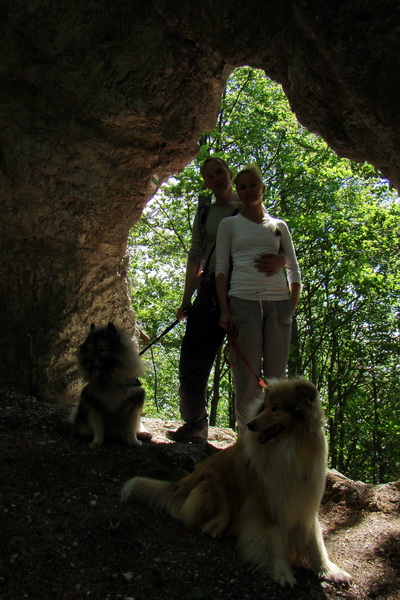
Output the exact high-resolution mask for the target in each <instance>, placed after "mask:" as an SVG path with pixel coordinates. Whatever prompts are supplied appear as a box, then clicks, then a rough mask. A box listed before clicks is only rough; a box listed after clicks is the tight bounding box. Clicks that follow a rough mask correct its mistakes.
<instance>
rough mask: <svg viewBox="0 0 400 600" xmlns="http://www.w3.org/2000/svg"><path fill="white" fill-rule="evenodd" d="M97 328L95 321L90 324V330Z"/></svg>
mask: <svg viewBox="0 0 400 600" xmlns="http://www.w3.org/2000/svg"><path fill="white" fill-rule="evenodd" d="M95 329H96V325H95V324H94V323H92V324H91V325H90V331H94V330H95Z"/></svg>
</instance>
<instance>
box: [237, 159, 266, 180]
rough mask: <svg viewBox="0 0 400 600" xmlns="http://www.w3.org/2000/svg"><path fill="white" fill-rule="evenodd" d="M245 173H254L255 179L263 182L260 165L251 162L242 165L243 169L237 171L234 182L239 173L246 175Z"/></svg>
mask: <svg viewBox="0 0 400 600" xmlns="http://www.w3.org/2000/svg"><path fill="white" fill-rule="evenodd" d="M247 173H251V175H254V176H255V177H257V179H258V180H259V182H260V183H263V176H262V173H261V170H260V167H259V166H258V165H255V164H251V165H246V166H245V167H244V169H242V170H241V171H239V173H238V174H237V175H236V177H235V184H236V183H237V180H238V179H239V177H240V176H241V175H246V174H247Z"/></svg>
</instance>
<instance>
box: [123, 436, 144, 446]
mask: <svg viewBox="0 0 400 600" xmlns="http://www.w3.org/2000/svg"><path fill="white" fill-rule="evenodd" d="M126 443H127V444H128V446H141V445H142V442H141V441H140V440H138V439H137V437H131V438H128V439H127V440H126Z"/></svg>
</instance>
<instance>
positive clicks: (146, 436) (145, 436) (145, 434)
mask: <svg viewBox="0 0 400 600" xmlns="http://www.w3.org/2000/svg"><path fill="white" fill-rule="evenodd" d="M137 437H138V439H139V440H143V441H144V442H150V440H151V439H152V437H153V434H152V433H150V432H149V431H138V432H137Z"/></svg>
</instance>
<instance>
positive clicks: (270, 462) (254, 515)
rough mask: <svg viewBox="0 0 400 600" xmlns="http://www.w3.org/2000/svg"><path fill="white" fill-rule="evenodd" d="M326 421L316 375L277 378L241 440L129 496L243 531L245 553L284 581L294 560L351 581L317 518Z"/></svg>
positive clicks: (213, 526) (136, 487)
mask: <svg viewBox="0 0 400 600" xmlns="http://www.w3.org/2000/svg"><path fill="white" fill-rule="evenodd" d="M322 427H323V412H322V407H321V402H320V399H319V395H318V392H317V390H316V388H315V386H314V385H313V384H312V383H311V382H310V381H308V380H306V379H296V380H291V381H278V380H274V381H270V382H269V385H268V387H267V390H266V392H265V397H264V400H263V401H262V403H261V405H260V403H258V405H255V406H253V416H252V418H251V420H250V421H249V423H248V431H247V432H246V433H244V434H243V435H241V436H240V437H239V438H238V440H237V442H236V443H235V444H234V445H233V446H230V447H228V448H226V449H224V450H221V451H219V452H217V453H216V454H214V455H213V456H211V457H210V458H208V459H207V460H205V461H204V462H202V463H200V464H199V465H197V466H196V468H195V470H194V471H193V473H192V474H190V475H188V476H187V477H185V478H183V479H182V480H181V481H179V482H178V483H171V482H167V481H159V480H154V479H148V478H144V477H134V478H133V479H130V480H129V481H127V482H126V484H125V485H124V487H123V489H122V492H121V498H122V500H127V499H129V498H130V497H135V498H138V499H141V500H143V501H145V502H147V503H148V504H150V505H151V506H153V507H154V508H159V509H164V510H166V511H167V512H168V513H169V514H171V515H172V516H173V517H175V518H176V519H180V520H181V521H183V522H184V523H185V525H187V526H188V527H198V528H200V529H201V531H203V532H204V533H207V534H209V535H211V536H213V537H216V536H220V535H222V534H223V533H228V534H233V535H235V536H237V538H238V548H239V550H240V553H241V555H242V556H243V558H244V559H245V560H246V561H249V562H250V563H252V564H253V566H254V567H255V569H256V570H263V571H264V572H265V573H266V574H268V575H269V576H270V577H272V578H273V579H274V580H275V581H276V582H278V583H280V584H281V585H290V586H292V585H293V584H294V583H295V578H294V576H293V572H292V568H291V565H290V562H289V561H290V560H292V561H296V562H297V563H300V564H302V565H304V566H307V567H309V568H311V569H313V570H314V571H315V572H316V573H317V574H318V575H319V577H320V578H321V579H327V580H331V581H335V582H341V583H347V582H349V581H350V580H351V577H350V575H349V574H348V573H346V571H343V570H342V569H340V568H339V567H338V566H336V565H335V564H334V563H332V562H331V561H330V560H329V558H328V554H327V551H326V548H325V544H324V541H323V538H322V532H321V526H320V523H319V520H318V516H317V511H318V507H319V505H320V501H321V498H322V494H323V491H324V486H325V478H326V459H327V446H326V441H325V436H324V432H323V428H322Z"/></svg>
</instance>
